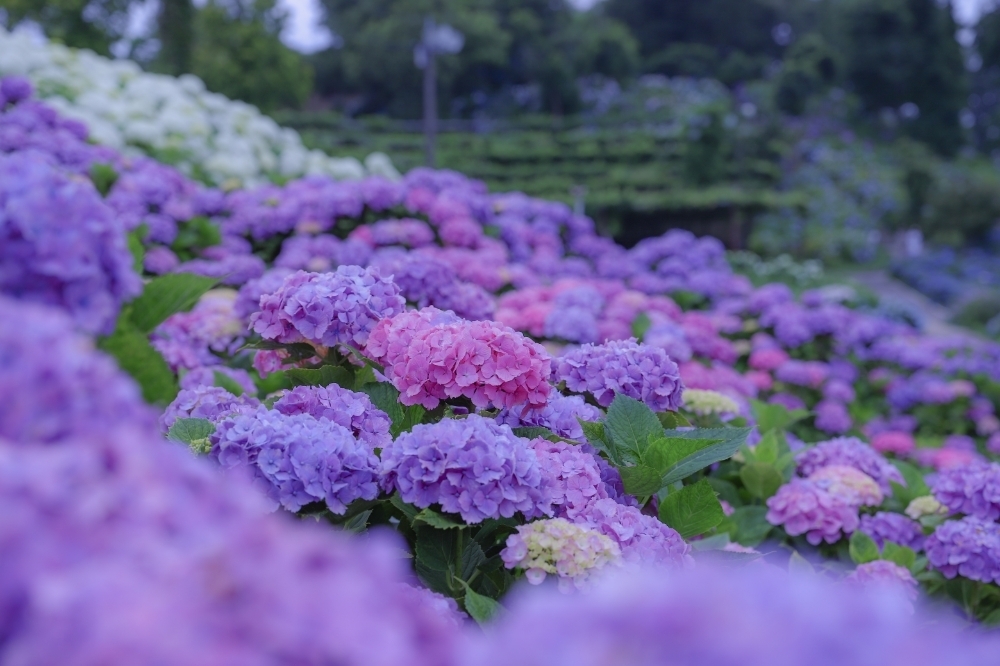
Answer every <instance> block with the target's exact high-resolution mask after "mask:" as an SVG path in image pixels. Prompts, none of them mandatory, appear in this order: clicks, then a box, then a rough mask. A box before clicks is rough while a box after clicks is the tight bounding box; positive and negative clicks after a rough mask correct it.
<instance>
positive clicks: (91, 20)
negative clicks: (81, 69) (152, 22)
mask: <svg viewBox="0 0 1000 666" xmlns="http://www.w3.org/2000/svg"><path fill="white" fill-rule="evenodd" d="M132 2H133V0H0V9H3V10H4V11H6V13H7V25H8V27H13V26H15V25H17V24H18V23H20V22H21V21H22V20H25V19H27V20H31V21H35V22H36V23H38V24H39V25H40V26H41V27H42V29H43V30H44V31H45V34H46V35H47V36H48V37H49V38H51V39H53V40H55V41H57V42H62V43H63V44H66V45H67V46H72V47H76V48H83V49H91V50H92V51H94V52H96V53H99V54H101V55H109V54H110V48H111V44H113V43H114V42H115V41H117V40H118V39H120V38H121V37H122V36H123V35H124V34H125V30H126V28H127V27H128V8H129V5H131V4H132Z"/></svg>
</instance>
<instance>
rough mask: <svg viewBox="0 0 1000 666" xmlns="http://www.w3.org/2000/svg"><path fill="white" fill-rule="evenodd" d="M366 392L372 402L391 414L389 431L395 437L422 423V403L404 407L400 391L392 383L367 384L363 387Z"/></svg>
mask: <svg viewBox="0 0 1000 666" xmlns="http://www.w3.org/2000/svg"><path fill="white" fill-rule="evenodd" d="M361 390H362V391H363V392H364V393H367V394H368V397H369V398H370V399H371V401H372V404H373V405H375V406H376V407H378V408H379V409H381V410H382V411H383V412H385V413H386V414H388V415H389V421H390V422H391V423H392V426H391V427H390V428H389V433H390V434H391V435H392V437H393V439H395V438H396V437H399V435H400V434H402V433H404V432H409V431H410V430H412V429H413V426H415V425H417V424H418V423H420V422H421V421H422V420H423V418H424V414H425V413H426V412H425V410H424V408H423V407H421V406H420V405H411V406H410V407H404V406H403V405H401V404H400V403H399V391H397V390H396V387H394V386H393V385H392V384H387V383H385V382H381V383H378V384H365V385H364V386H362V387H361Z"/></svg>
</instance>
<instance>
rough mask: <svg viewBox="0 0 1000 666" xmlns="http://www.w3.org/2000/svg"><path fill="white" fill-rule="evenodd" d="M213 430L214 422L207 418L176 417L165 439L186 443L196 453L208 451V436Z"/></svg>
mask: <svg viewBox="0 0 1000 666" xmlns="http://www.w3.org/2000/svg"><path fill="white" fill-rule="evenodd" d="M214 432H215V424H214V423H212V422H211V421H209V420H208V419H177V420H176V421H174V424H173V425H172V426H170V430H168V431H167V439H169V440H172V441H175V442H181V443H182V444H187V445H188V446H189V447H191V449H193V450H194V451H196V452H198V453H208V449H209V448H210V447H211V445H210V444H209V443H208V438H209V437H211V436H212V434H213V433H214Z"/></svg>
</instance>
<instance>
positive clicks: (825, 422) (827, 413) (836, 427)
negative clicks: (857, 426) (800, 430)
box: [814, 400, 854, 435]
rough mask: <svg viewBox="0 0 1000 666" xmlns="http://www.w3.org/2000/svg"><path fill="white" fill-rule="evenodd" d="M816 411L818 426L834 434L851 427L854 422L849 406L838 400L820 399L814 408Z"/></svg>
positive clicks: (843, 431)
mask: <svg viewBox="0 0 1000 666" xmlns="http://www.w3.org/2000/svg"><path fill="white" fill-rule="evenodd" d="M814 409H815V412H816V428H817V429H819V430H822V431H823V432H826V433H830V434H832V435H840V434H843V433H845V432H847V431H848V430H850V429H851V426H852V425H853V424H854V421H853V419H851V415H850V413H849V412H848V411H847V407H845V406H844V404H843V403H842V402H837V401H836V400H820V401H819V402H818V403H817V404H816V407H815V408H814Z"/></svg>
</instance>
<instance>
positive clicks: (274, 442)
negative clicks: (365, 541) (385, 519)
mask: <svg viewBox="0 0 1000 666" xmlns="http://www.w3.org/2000/svg"><path fill="white" fill-rule="evenodd" d="M210 441H211V443H212V450H211V453H210V455H211V456H212V458H214V459H215V460H217V461H218V463H219V464H220V465H221V466H222V467H223V468H225V469H233V468H238V467H249V468H250V469H251V470H252V473H253V478H254V480H255V481H256V482H258V484H259V485H261V486H262V487H263V488H264V490H265V492H266V493H267V496H268V497H269V498H271V500H273V501H274V503H275V505H281V506H282V507H284V508H286V509H288V510H289V511H298V510H299V509H301V508H302V507H303V506H305V505H306V504H309V503H311V502H325V503H326V505H327V507H328V508H329V509H330V511H332V512H333V513H339V514H342V513H344V512H345V511H346V510H347V505H348V504H350V503H351V502H353V501H354V500H357V499H366V500H372V499H375V497H377V496H378V490H379V489H378V464H379V461H378V458H377V457H376V456H375V454H374V453H373V451H372V448H371V447H370V446H369V445H368V444H367V443H363V442H359V441H358V440H357V439H355V438H354V435H353V434H352V433H351V431H350V430H348V429H347V428H344V427H343V426H341V425H338V424H336V423H334V422H332V421H330V420H328V419H325V418H321V419H316V418H313V417H312V416H309V415H307V414H296V415H293V416H286V415H284V414H282V413H281V412H279V411H277V410H268V409H266V408H265V407H258V408H257V409H256V410H255V411H252V412H246V413H236V414H233V415H230V416H228V417H226V418H224V419H222V420H221V421H220V422H219V423H218V425H217V426H216V429H215V433H214V434H213V435H212V436H211V438H210Z"/></svg>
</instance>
